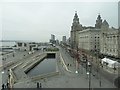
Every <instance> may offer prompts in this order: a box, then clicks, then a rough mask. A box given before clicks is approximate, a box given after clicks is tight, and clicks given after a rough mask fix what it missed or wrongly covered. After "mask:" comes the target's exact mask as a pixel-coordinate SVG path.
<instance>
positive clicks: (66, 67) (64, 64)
mask: <svg viewBox="0 0 120 90" xmlns="http://www.w3.org/2000/svg"><path fill="white" fill-rule="evenodd" d="M60 57H61V60H62V63H63V65H64V66H65V69H66V70H67V71H68V72H72V71H70V70H69V69H68V67H67V65H66V64H65V61H64V60H63V58H62V55H61V53H60Z"/></svg>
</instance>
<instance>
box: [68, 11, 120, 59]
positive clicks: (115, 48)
mask: <svg viewBox="0 0 120 90" xmlns="http://www.w3.org/2000/svg"><path fill="white" fill-rule="evenodd" d="M70 38H71V48H72V49H76V48H77V47H78V48H79V50H86V51H90V52H98V53H99V54H101V55H106V56H112V57H115V58H120V28H119V29H116V28H114V27H109V24H108V22H107V21H106V20H102V18H101V16H100V14H99V15H98V16H97V19H96V23H95V26H94V27H93V26H88V27H87V26H82V25H81V24H80V22H79V18H78V15H77V12H75V16H74V19H73V23H72V26H71V37H70Z"/></svg>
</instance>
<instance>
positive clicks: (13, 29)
mask: <svg viewBox="0 0 120 90" xmlns="http://www.w3.org/2000/svg"><path fill="white" fill-rule="evenodd" d="M5 1H6V3H2V21H0V22H1V23H2V39H7V40H8V39H9V40H31V41H39V42H47V41H49V39H50V37H51V34H54V35H56V39H59V40H61V38H62V36H64V35H65V36H67V37H69V36H70V30H71V25H72V21H73V17H74V14H75V11H77V13H78V16H79V20H80V24H82V25H83V26H94V25H95V21H96V18H97V15H98V13H100V15H101V17H102V19H103V20H104V19H106V20H107V21H108V23H109V25H110V26H113V27H116V28H117V27H118V3H117V2H7V0H5ZM11 1H12V0H11ZM13 1H14V0H13ZM30 1H31V0H30Z"/></svg>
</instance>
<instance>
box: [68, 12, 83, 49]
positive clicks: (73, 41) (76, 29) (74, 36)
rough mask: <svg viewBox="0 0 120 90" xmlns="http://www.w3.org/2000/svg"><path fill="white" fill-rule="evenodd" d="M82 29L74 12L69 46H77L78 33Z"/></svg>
mask: <svg viewBox="0 0 120 90" xmlns="http://www.w3.org/2000/svg"><path fill="white" fill-rule="evenodd" d="M81 30H82V25H81V24H80V23H79V18H78V15H77V12H76V13H75V16H74V19H73V23H72V26H71V37H70V39H71V40H70V41H71V48H72V49H74V48H77V46H78V33H79V31H81Z"/></svg>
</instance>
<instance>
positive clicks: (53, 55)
mask: <svg viewBox="0 0 120 90" xmlns="http://www.w3.org/2000/svg"><path fill="white" fill-rule="evenodd" d="M46 58H56V53H47V57H46Z"/></svg>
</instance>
